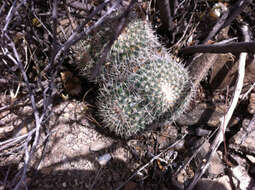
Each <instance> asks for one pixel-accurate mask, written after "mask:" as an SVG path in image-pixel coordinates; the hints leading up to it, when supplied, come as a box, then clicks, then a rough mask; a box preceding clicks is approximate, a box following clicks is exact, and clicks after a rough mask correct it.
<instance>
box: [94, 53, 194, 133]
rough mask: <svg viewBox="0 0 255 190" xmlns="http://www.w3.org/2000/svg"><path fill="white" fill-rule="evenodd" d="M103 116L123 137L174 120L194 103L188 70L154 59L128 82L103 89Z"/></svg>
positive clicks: (105, 122)
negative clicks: (155, 122) (154, 123)
mask: <svg viewBox="0 0 255 190" xmlns="http://www.w3.org/2000/svg"><path fill="white" fill-rule="evenodd" d="M100 92H101V95H100V97H99V101H98V107H99V115H100V117H101V118H103V121H102V122H103V123H104V125H105V126H106V127H107V128H109V129H110V130H111V131H114V132H115V133H116V134H118V135H120V136H123V137H130V136H132V135H135V134H138V132H140V131H143V130H144V129H145V128H146V127H147V126H148V125H150V124H151V123H152V122H153V121H156V120H158V119H162V116H165V117H167V119H168V120H174V119H175V117H176V116H178V115H179V114H181V113H182V112H183V111H184V110H185V108H186V106H187V102H189V100H190V95H189V92H190V82H189V77H188V74H187V71H186V69H184V68H183V67H182V65H180V64H177V63H176V62H175V61H173V60H171V59H167V60H165V59H162V58H161V57H154V58H151V60H150V63H149V64H145V65H144V67H141V68H140V69H139V70H137V71H136V72H135V73H132V74H131V75H130V76H129V77H128V78H127V80H126V81H125V82H119V83H112V82H110V83H107V84H105V85H104V87H102V88H101V89H100Z"/></svg>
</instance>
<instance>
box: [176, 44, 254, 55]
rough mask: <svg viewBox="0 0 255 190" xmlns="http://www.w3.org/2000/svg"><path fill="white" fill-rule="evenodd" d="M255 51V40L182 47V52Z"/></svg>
mask: <svg viewBox="0 0 255 190" xmlns="http://www.w3.org/2000/svg"><path fill="white" fill-rule="evenodd" d="M240 52H251V53H254V52H255V42H233V43H228V44H212V45H196V46H190V47H187V48H183V49H181V50H180V53H182V54H193V53H240Z"/></svg>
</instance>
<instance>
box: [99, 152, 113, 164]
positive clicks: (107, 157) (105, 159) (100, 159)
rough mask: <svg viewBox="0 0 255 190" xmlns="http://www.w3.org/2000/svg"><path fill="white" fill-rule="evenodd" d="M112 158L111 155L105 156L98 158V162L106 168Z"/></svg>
mask: <svg viewBox="0 0 255 190" xmlns="http://www.w3.org/2000/svg"><path fill="white" fill-rule="evenodd" d="M111 158H112V156H111V155H110V154H104V155H103V156H100V157H99V158H98V162H99V164H100V165H101V166H104V165H106V164H107V163H108V162H109V160H111Z"/></svg>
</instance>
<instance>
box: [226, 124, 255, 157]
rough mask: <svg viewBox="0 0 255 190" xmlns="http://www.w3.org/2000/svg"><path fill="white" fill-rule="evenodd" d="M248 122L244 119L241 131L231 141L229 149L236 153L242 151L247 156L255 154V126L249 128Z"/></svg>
mask: <svg viewBox="0 0 255 190" xmlns="http://www.w3.org/2000/svg"><path fill="white" fill-rule="evenodd" d="M248 124H249V122H248V120H246V119H244V120H243V123H242V128H241V129H240V131H239V132H238V133H237V134H236V135H235V136H233V137H232V138H231V139H230V145H229V147H230V148H232V149H235V150H236V151H242V152H244V153H246V154H253V153H254V152H255V130H252V129H253V128H254V127H255V126H252V127H249V129H248Z"/></svg>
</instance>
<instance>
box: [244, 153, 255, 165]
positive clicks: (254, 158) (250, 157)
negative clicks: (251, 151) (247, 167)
mask: <svg viewBox="0 0 255 190" xmlns="http://www.w3.org/2000/svg"><path fill="white" fill-rule="evenodd" d="M246 157H247V158H248V159H249V160H250V161H251V162H252V163H253V164H254V163H255V157H254V156H252V155H246Z"/></svg>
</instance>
